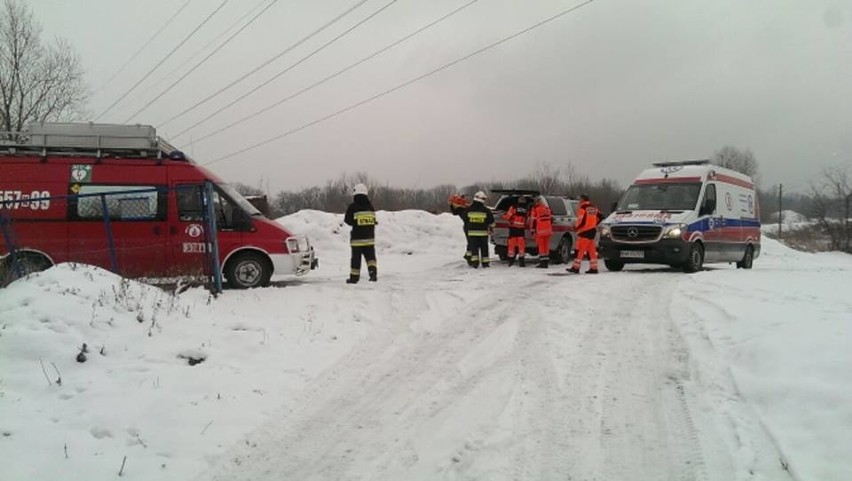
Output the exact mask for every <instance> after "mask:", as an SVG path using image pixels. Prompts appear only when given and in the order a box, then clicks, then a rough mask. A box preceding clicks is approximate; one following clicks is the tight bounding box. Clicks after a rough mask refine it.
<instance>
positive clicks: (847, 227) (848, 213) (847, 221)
mask: <svg viewBox="0 0 852 481" xmlns="http://www.w3.org/2000/svg"><path fill="white" fill-rule="evenodd" d="M850 200H852V192H850V193H848V194H846V216H845V217H844V218H843V223H844V224H845V227H846V252H849V253H852V249H850V247H849V234H850V233H852V232H850V231H849V215H850V212H849V201H850Z"/></svg>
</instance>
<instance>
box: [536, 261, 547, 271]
mask: <svg viewBox="0 0 852 481" xmlns="http://www.w3.org/2000/svg"><path fill="white" fill-rule="evenodd" d="M536 267H537V268H539V269H547V259H542V260H540V261H538V265H537V266H536Z"/></svg>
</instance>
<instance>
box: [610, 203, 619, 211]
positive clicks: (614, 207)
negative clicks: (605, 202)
mask: <svg viewBox="0 0 852 481" xmlns="http://www.w3.org/2000/svg"><path fill="white" fill-rule="evenodd" d="M616 210H618V202H613V203H612V204H610V205H609V211H610V212H615V211H616Z"/></svg>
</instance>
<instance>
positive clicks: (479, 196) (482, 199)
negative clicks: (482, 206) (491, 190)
mask: <svg viewBox="0 0 852 481" xmlns="http://www.w3.org/2000/svg"><path fill="white" fill-rule="evenodd" d="M485 199H486V195H485V192H482V191H481V190H480V191H479V192H477V193H476V194H473V200H475V201H477V202H483V203H484V202H485Z"/></svg>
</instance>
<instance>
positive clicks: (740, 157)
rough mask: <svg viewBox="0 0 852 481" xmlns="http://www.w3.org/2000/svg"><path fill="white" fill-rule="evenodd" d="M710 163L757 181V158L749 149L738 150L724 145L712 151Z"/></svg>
mask: <svg viewBox="0 0 852 481" xmlns="http://www.w3.org/2000/svg"><path fill="white" fill-rule="evenodd" d="M710 160H711V162H712V163H714V164H716V165H719V166H722V167H726V168H728V169H731V170H736V171H737V172H742V173H743V174H745V175H747V176H749V177H751V178H752V179H754V181H755V182H757V159H755V158H754V153H753V152H752V151H751V149H743V150H740V149H738V148H736V147H732V146H730V145H726V146H724V147H722V148H721V149H719V150H717V151H716V152H714V153H713V157H712V158H711V159H710Z"/></svg>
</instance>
